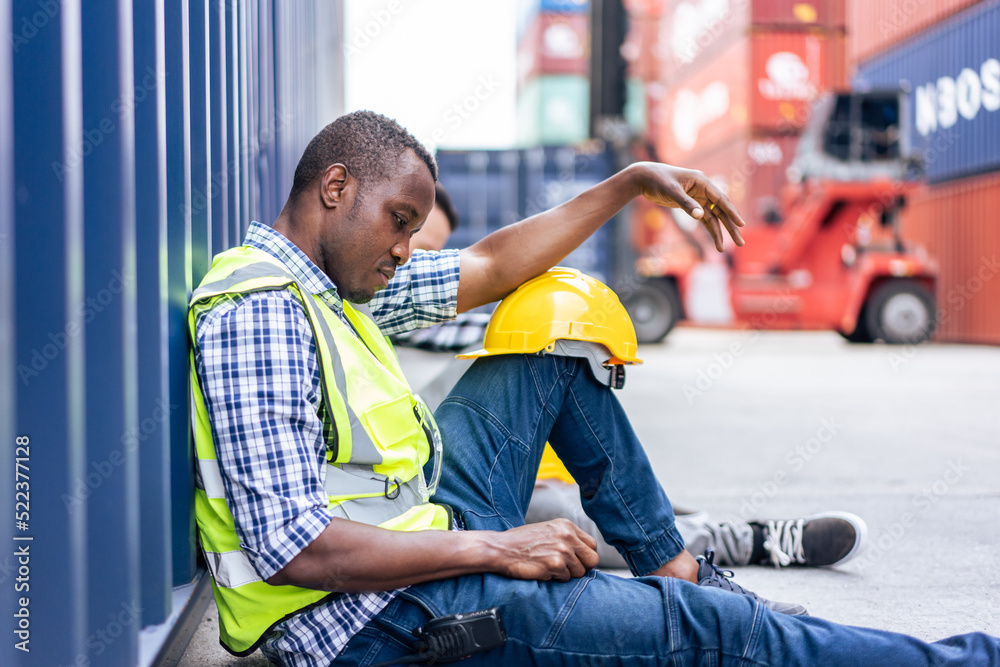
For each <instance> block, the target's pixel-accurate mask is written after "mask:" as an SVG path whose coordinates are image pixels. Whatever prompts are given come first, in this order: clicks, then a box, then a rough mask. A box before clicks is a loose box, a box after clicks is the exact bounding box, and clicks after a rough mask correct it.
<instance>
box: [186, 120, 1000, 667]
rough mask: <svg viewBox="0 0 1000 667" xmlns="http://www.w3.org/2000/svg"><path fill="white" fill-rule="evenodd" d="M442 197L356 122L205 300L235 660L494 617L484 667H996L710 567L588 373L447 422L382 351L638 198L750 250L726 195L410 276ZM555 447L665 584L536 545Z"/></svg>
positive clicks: (599, 514)
mask: <svg viewBox="0 0 1000 667" xmlns="http://www.w3.org/2000/svg"><path fill="white" fill-rule="evenodd" d="M436 177H437V167H436V164H435V163H434V159H433V158H432V157H431V156H430V154H428V153H427V151H426V149H425V148H424V147H423V146H422V145H421V144H420V143H419V142H417V141H416V139H414V138H413V136H412V135H410V134H409V133H408V132H406V131H405V130H403V129H402V128H401V127H399V125H397V124H396V123H395V122H393V121H391V120H389V119H387V118H385V117H384V116H380V115H378V114H374V113H371V112H356V113H352V114H348V115H346V116H343V117H341V118H339V119H337V120H336V121H334V122H333V123H331V124H330V125H328V126H327V127H326V128H324V129H323V130H321V131H320V132H319V134H317V135H316V137H315V138H314V139H313V140H312V141H311V142H310V144H309V146H308V147H307V148H306V150H305V152H304V153H303V155H302V158H301V160H300V161H299V165H298V167H297V169H296V172H295V179H294V182H293V186H292V192H291V194H290V196H289V198H288V201H287V202H286V204H285V207H284V208H283V209H282V212H281V214H280V215H279V217H278V219H277V220H276V221H275V222H274V227H273V228H269V227H267V226H265V225H262V224H260V223H252V224H251V226H250V229H249V231H248V234H247V238H246V241H245V245H244V246H242V247H239V248H234V249H232V250H229V251H226V252H224V253H222V254H221V255H219V256H218V257H216V259H215V261H214V262H213V265H212V269H211V270H210V271H209V272H208V274H207V275H206V276H205V278H204V280H203V281H202V284H201V286H200V287H199V288H198V289H197V290H195V292H194V294H193V295H192V298H191V310H190V315H189V327H190V330H191V339H192V341H193V346H194V353H193V355H192V366H193V369H192V370H193V373H192V393H193V396H192V401H193V405H194V410H193V412H194V417H193V419H194V422H193V428H194V435H195V447H196V451H195V453H196V466H197V468H196V470H197V477H196V481H197V492H196V497H195V514H196V518H197V521H198V529H199V541H200V543H201V547H202V549H203V551H204V553H205V557H206V562H207V563H208V566H209V569H210V571H211V574H212V578H213V585H214V590H215V595H216V603H217V605H218V608H219V621H220V623H219V625H220V637H221V640H222V642H223V645H224V646H226V647H227V648H228V649H230V650H231V651H233V652H235V653H237V654H246V653H248V652H251V651H253V650H254V649H256V648H257V647H258V646H260V647H262V648H263V651H264V653H265V655H266V656H267V657H268V658H269V659H270V660H271V661H273V662H275V663H279V664H286V665H328V664H329V662H330V661H331V660H333V659H334V658H336V659H337V661H338V664H366V665H370V664H372V663H377V662H382V661H400V662H402V661H407V660H409V659H410V658H408V657H407V656H409V655H411V654H412V652H413V648H412V645H413V643H414V642H415V639H416V637H415V635H414V630H415V629H416V628H417V627H419V626H424V625H425V624H427V623H428V621H430V620H431V619H432V618H433V617H438V616H442V615H449V614H454V613H465V612H471V611H475V610H481V609H486V608H490V607H496V608H498V609H499V613H500V615H501V616H502V619H503V624H504V626H505V627H506V633H505V634H506V640H505V641H504V642H503V643H502V645H500V646H497V647H496V648H493V649H492V650H490V651H488V652H485V653H477V654H475V655H474V656H473V658H471V659H470V661H469V663H467V664H489V665H522V664H565V663H574V664H588V663H591V662H600V663H601V664H608V663H616V664H628V665H636V664H665V663H667V662H672V663H674V664H695V663H698V664H703V663H706V662H712V663H713V664H727V663H733V664H737V663H738V664H759V665H764V664H768V665H792V664H824V665H848V664H851V665H854V664H880V665H928V664H954V665H969V664H989V663H993V664H996V663H997V662H1000V657H998V656H1000V640H997V639H995V638H992V637H989V636H987V635H984V634H968V635H961V636H958V637H954V638H951V639H946V640H942V641H940V642H936V643H933V644H928V643H925V642H922V641H919V640H917V639H914V638H911V637H906V636H904V635H899V634H894V633H889V632H883V631H876V630H868V629H863V628H852V627H846V626H842V625H838V624H835V623H832V622H829V621H825V620H822V619H819V618H813V617H802V616H790V615H785V614H781V613H776V612H775V611H773V610H772V609H770V608H768V606H767V605H765V604H763V603H762V601H761V600H760V599H759V598H758V597H757V596H755V595H753V594H752V593H749V592H747V591H745V590H743V589H741V588H739V587H738V586H735V585H734V584H733V583H732V582H731V581H729V580H728V579H726V578H725V576H723V574H722V572H721V571H720V570H718V568H715V567H713V566H712V564H711V563H710V562H708V561H704V562H701V563H699V562H698V561H696V560H695V559H694V557H693V556H692V555H691V554H690V553H688V552H687V551H686V550H685V549H684V541H683V538H682V537H681V536H680V534H679V533H678V531H677V529H676V526H675V521H674V515H673V510H672V508H671V505H670V502H669V500H668V499H667V496H666V494H665V493H664V492H663V489H662V488H661V487H660V485H659V483H658V482H657V480H656V478H655V476H654V475H653V472H652V469H651V468H650V465H649V461H648V459H647V458H646V456H645V453H644V452H643V449H642V446H641V444H640V443H639V441H638V440H637V438H636V436H635V433H634V432H633V430H632V428H631V426H630V424H629V422H628V419H627V417H626V416H625V414H624V412H623V411H622V408H621V406H620V405H619V404H618V402H617V400H616V399H615V397H614V396H613V395H612V393H611V390H610V389H609V388H608V387H607V386H606V385H602V384H599V383H598V382H597V381H596V380H595V378H594V377H593V375H592V374H591V373H590V372H589V371H588V369H589V366H588V365H587V362H585V361H583V360H581V359H579V358H575V357H562V356H554V355H546V356H536V355H519V354H513V355H506V356H497V357H490V358H486V359H480V360H478V361H477V362H476V363H474V364H473V365H472V367H471V368H470V369H469V371H468V372H466V374H465V375H464V376H463V377H462V379H461V380H459V382H458V384H457V385H456V387H455V388H454V390H453V391H452V393H451V395H450V396H449V397H448V398H447V399H446V400H445V401H444V402H443V403H442V405H441V406H440V407H439V408H438V410H437V413H436V414H435V415H433V416H432V415H431V414H430V413H429V412H428V411H427V410H426V409H425V408H424V406H423V404H422V403H421V402H420V401H419V400H417V399H416V397H415V396H414V395H413V393H412V391H411V390H410V388H409V386H408V385H407V384H406V380H405V378H404V377H403V374H402V372H401V370H400V369H399V367H398V363H397V362H396V358H395V355H394V353H393V350H392V347H391V345H390V344H389V343H388V342H387V341H386V339H385V338H384V337H383V332H387V333H392V332H396V331H403V330H406V329H410V328H414V327H419V326H422V325H425V324H428V323H432V322H434V321H439V320H445V319H448V318H451V317H454V315H455V313H456V312H462V311H465V310H469V309H471V308H475V307H477V306H480V305H482V304H486V303H490V302H492V301H496V300H497V299H500V298H502V297H503V296H505V295H506V294H508V293H510V292H511V291H512V290H514V289H515V288H516V287H517V286H518V285H520V284H521V283H523V282H524V281H526V280H528V279H529V278H531V277H533V276H536V275H539V274H540V273H542V272H543V271H545V270H546V269H548V268H549V267H551V266H553V265H555V264H556V263H557V262H559V261H560V260H561V259H562V258H564V257H565V256H566V255H567V254H569V253H570V252H571V251H572V250H573V249H574V248H575V247H577V246H578V245H579V244H580V243H581V242H582V241H583V240H584V239H585V238H587V236H588V235H590V234H592V233H593V232H594V231H595V230H596V229H597V228H598V227H600V225H601V224H602V223H603V222H604V221H605V220H607V219H609V218H610V217H611V216H612V215H613V214H614V213H615V212H617V211H618V210H619V209H620V208H621V207H622V206H624V205H625V204H626V203H627V202H628V201H629V200H631V199H632V198H634V197H637V196H640V195H641V196H645V197H647V198H648V199H650V200H652V201H653V202H655V203H658V204H661V205H664V206H681V207H683V208H684V209H685V210H686V211H687V212H688V213H689V214H691V215H692V216H693V217H695V218H696V219H700V220H701V221H702V223H703V224H704V225H705V227H706V228H707V229H708V231H709V233H710V234H711V235H712V237H713V238H714V240H715V244H716V247H717V248H718V249H719V250H721V249H722V243H723V233H724V232H723V230H724V229H725V230H726V232H728V233H729V235H730V236H732V238H733V239H734V240H735V242H736V243H737V244H741V243H742V239H741V237H740V233H739V227H740V226H742V224H743V223H742V220H741V219H740V217H739V214H738V213H737V212H736V210H735V209H734V208H733V206H732V204H731V203H730V201H729V200H728V199H727V198H726V197H725V195H724V194H723V193H722V192H721V191H719V189H718V188H717V187H715V186H714V185H713V184H712V183H711V182H710V181H709V180H708V179H707V178H705V176H704V174H701V173H700V172H694V171H690V170H686V169H680V168H676V167H671V166H668V165H663V164H655V163H640V164H635V165H631V166H630V167H628V168H627V169H625V170H623V171H621V172H619V173H618V174H616V175H614V176H612V177H611V178H609V179H608V180H606V181H604V182H603V183H601V184H599V185H597V186H595V187H593V188H591V189H590V190H587V191H586V192H584V193H582V194H580V195H579V196H577V197H576V198H574V199H573V200H571V201H569V202H567V203H566V204H563V205H561V206H558V207H556V208H555V209H553V210H551V211H548V212H546V213H542V214H540V215H537V216H534V217H532V218H529V219H527V220H524V221H522V222H520V223H518V224H516V225H512V226H509V227H505V228H504V229H501V230H499V231H498V232H495V233H494V234H491V235H490V236H488V237H486V238H485V239H483V240H482V241H480V242H478V243H476V244H474V245H473V246H471V247H469V248H466V249H464V250H462V251H461V252H458V251H451V252H442V253H420V254H418V255H416V256H414V258H413V260H412V261H409V260H410V251H409V240H410V237H411V236H412V235H413V234H414V233H415V232H416V231H417V230H419V229H420V227H421V225H422V224H423V223H424V220H425V219H426V218H427V216H428V214H429V213H430V211H431V208H432V206H433V202H434V182H435V179H436ZM543 230H544V233H543ZM361 304H369V306H370V307H371V311H370V312H371V313H372V316H373V318H374V320H373V319H372V317H369V316H368V315H367V314H366V313H365V312H364V311H365V308H364V307H363V306H361ZM376 321H377V322H378V324H377V325H376ZM595 416H599V418H595ZM435 419H436V424H435ZM438 427H440V431H439V430H438ZM546 440H548V441H549V442H551V444H552V446H553V448H554V449H555V451H556V453H558V454H559V456H560V458H561V459H562V460H563V462H564V463H565V464H566V466H567V467H568V468H569V470H570V472H572V473H573V476H574V478H576V479H577V480H581V481H583V480H586V483H587V488H588V489H591V490H592V493H589V494H588V496H589V497H588V498H587V499H586V504H585V508H586V509H587V512H588V514H589V515H590V516H591V517H592V518H593V519H594V520H595V521H596V522H597V524H598V525H599V526H600V529H601V532H602V533H603V534H604V536H605V537H606V538H607V539H608V542H609V543H611V544H614V545H615V546H616V547H617V548H618V549H619V552H620V553H621V554H622V556H623V557H624V558H625V560H626V562H628V564H629V567H630V569H631V570H632V572H633V573H634V574H636V575H644V576H638V577H637V578H634V579H625V578H621V577H615V576H611V575H606V574H603V573H601V572H599V571H596V570H594V569H593V568H594V566H595V565H596V563H597V554H596V552H595V551H594V548H595V546H596V544H595V542H594V540H593V538H592V537H591V536H590V535H588V534H587V533H585V532H584V531H582V530H581V529H580V528H578V527H576V526H575V525H573V524H572V523H571V522H569V521H566V520H555V521H548V522H545V523H538V524H527V525H526V524H525V523H524V510H525V509H526V506H527V504H528V498H529V496H530V495H531V489H532V486H533V481H534V476H535V471H536V470H537V469H538V464H539V461H540V459H541V455H542V449H543V446H544V444H545V442H546ZM442 441H443V443H444V444H445V445H446V446H445V447H444V448H443V451H442V449H441V448H440V447H439V445H440V443H441V442H442ZM439 464H440V465H441V473H442V474H441V475H440V477H439V478H438V475H437V474H435V467H436V466H437V465H439ZM438 480H440V486H438V485H437V482H438ZM582 485H583V484H581V486H582ZM696 582H698V583H700V584H701V585H697V584H696Z"/></svg>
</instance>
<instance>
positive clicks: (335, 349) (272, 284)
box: [188, 247, 451, 655]
mask: <svg viewBox="0 0 1000 667" xmlns="http://www.w3.org/2000/svg"><path fill="white" fill-rule="evenodd" d="M205 280H206V282H205V283H204V284H203V285H201V286H200V287H199V288H198V289H197V290H195V292H194V293H193V295H192V298H191V310H190V311H189V315H188V326H189V331H190V335H191V337H192V340H194V337H195V326H194V325H195V319H196V318H195V315H196V312H197V311H196V306H197V305H199V304H207V303H209V302H210V301H211V300H212V299H215V298H216V297H220V296H222V295H231V296H236V295H241V294H246V293H250V292H256V291H264V290H288V291H290V292H292V293H293V294H295V296H296V297H297V299H298V300H299V302H300V303H301V304H302V306H303V308H304V310H305V312H306V316H307V319H308V321H309V323H310V326H311V328H312V331H313V336H314V339H315V345H316V353H317V358H318V361H319V367H320V379H321V382H320V384H321V387H322V393H323V396H322V404H323V405H324V406H325V410H326V412H327V414H328V415H329V417H330V420H331V421H332V423H333V426H334V429H333V430H334V433H333V435H332V436H331V439H330V442H328V443H327V444H328V450H327V465H326V466H324V475H325V490H326V493H327V496H328V498H329V505H328V508H329V511H330V513H331V514H332V515H333V516H335V517H340V518H344V519H350V520H353V521H360V522H364V523H369V524H372V525H378V526H381V527H384V528H389V529H393V530H424V529H448V528H449V527H450V525H451V515H450V510H449V508H447V507H445V506H441V505H433V504H430V503H427V497H428V493H427V489H426V487H425V485H424V481H423V475H422V465H423V463H424V462H426V460H427V455H428V453H429V452H428V448H429V447H431V446H432V441H435V440H436V441H438V442H439V435H438V434H437V431H436V425H434V424H433V418H432V417H431V416H430V412H429V410H428V409H427V408H426V406H425V405H424V404H423V403H422V402H421V401H420V399H419V398H417V397H416V396H414V395H413V394H412V392H411V391H410V389H409V386H408V385H407V384H406V381H405V379H404V378H403V376H402V371H401V370H400V369H399V365H398V361H397V359H396V357H395V353H394V352H393V350H392V347H391V345H390V344H389V343H388V342H387V341H386V340H385V339H384V337H383V336H382V335H381V332H380V331H379V330H378V327H377V325H375V324H374V322H372V321H371V320H370V319H368V318H367V317H366V316H364V315H362V314H360V313H358V312H356V310H355V309H352V308H351V306H350V305H349V304H346V303H345V309H344V310H345V316H346V317H347V318H348V319H349V320H350V322H351V326H350V327H349V326H348V325H347V324H345V323H344V322H343V321H342V320H340V319H339V318H338V317H337V316H336V314H334V313H333V312H332V311H331V310H330V309H329V307H327V306H326V305H325V304H324V303H323V302H322V301H320V300H319V299H318V297H315V296H312V295H309V294H308V293H307V292H306V291H305V290H303V289H302V288H301V287H300V286H299V284H298V283H297V282H296V280H295V279H294V277H293V276H291V275H290V274H289V273H288V271H287V269H286V268H285V267H284V266H283V265H281V264H280V263H278V262H277V261H276V260H274V259H273V258H271V257H270V256H269V255H267V253H264V252H263V251H260V250H256V249H252V248H248V247H242V248H236V249H233V250H230V251H227V252H225V253H222V254H221V255H218V256H217V257H216V258H215V260H214V261H213V266H212V270H210V271H209V273H208V275H206V277H205ZM351 329H354V331H351ZM338 341H339V343H338ZM344 355H347V356H344ZM190 360H191V386H192V391H191V400H192V405H193V411H192V423H193V427H194V430H195V445H196V454H197V456H196V471H195V472H196V487H197V490H196V494H195V513H196V518H197V520H198V529H199V536H200V542H201V546H202V550H203V551H204V553H205V560H206V562H207V564H208V567H209V571H210V572H211V574H212V578H213V587H214V591H215V598H216V603H217V605H218V608H219V620H220V639H221V641H222V643H223V645H224V646H225V647H226V648H227V649H228V650H230V652H233V653H236V654H237V655H246V654H248V653H249V652H252V651H253V650H255V649H256V647H257V646H258V645H259V644H260V642H261V641H262V640H263V636H264V635H265V633H266V632H267V630H268V629H269V628H271V627H272V626H273V625H274V624H276V623H277V622H279V621H281V620H282V619H283V618H285V617H287V616H289V615H292V614H294V613H297V612H300V611H301V610H303V609H305V608H307V607H309V606H310V605H314V604H318V603H320V602H321V601H322V600H324V599H325V598H326V597H327V595H328V593H325V592H323V591H316V590H310V589H304V588H298V587H294V586H270V585H269V584H267V583H266V582H264V581H263V580H262V579H261V577H260V575H259V574H258V573H257V571H256V569H255V568H254V566H253V564H252V562H251V560H250V558H249V557H248V556H247V554H246V553H245V552H243V551H242V550H241V548H240V546H241V545H240V541H239V538H238V536H237V535H236V529H235V522H234V520H233V517H232V514H231V513H230V512H229V509H228V505H227V504H226V499H225V485H224V480H223V476H222V472H221V471H220V468H219V463H218V461H217V460H216V452H215V446H214V443H213V442H212V434H211V428H210V425H209V423H208V414H207V410H206V409H205V402H204V398H203V396H202V394H201V387H200V380H199V378H198V376H197V372H196V369H195V364H194V352H193V350H192V353H191V356H190ZM352 383H353V384H352ZM352 391H353V393H352ZM355 402H357V403H356V404H355ZM439 461H440V456H438V457H437V460H436V461H435V463H436V464H437V463H439ZM399 477H403V478H404V479H399Z"/></svg>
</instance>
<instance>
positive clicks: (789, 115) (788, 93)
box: [654, 32, 846, 164]
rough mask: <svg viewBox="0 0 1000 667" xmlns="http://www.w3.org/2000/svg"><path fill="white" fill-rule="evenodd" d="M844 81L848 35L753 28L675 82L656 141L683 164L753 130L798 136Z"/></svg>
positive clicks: (665, 155)
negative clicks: (815, 107) (816, 105)
mask: <svg viewBox="0 0 1000 667" xmlns="http://www.w3.org/2000/svg"><path fill="white" fill-rule="evenodd" d="M845 85H846V67H845V64H844V38H843V36H842V35H839V34H829V35H825V36H824V35H819V34H813V33H790V32H755V33H753V34H751V35H747V36H745V37H743V38H742V39H739V40H737V41H735V42H733V43H732V44H731V45H730V46H729V47H728V48H727V49H726V50H724V51H722V52H720V53H719V54H718V55H717V56H715V57H713V58H711V59H708V60H707V62H703V63H699V66H698V67H697V68H695V69H691V70H689V71H688V72H687V73H686V76H685V77H684V78H683V79H681V80H676V79H675V80H672V81H670V82H669V84H668V86H667V96H666V99H665V102H664V104H663V106H662V108H661V110H660V112H661V114H662V116H661V118H660V119H659V120H660V121H661V122H659V123H654V124H658V125H659V126H660V128H661V131H660V134H659V135H657V136H656V137H655V139H656V145H657V148H658V150H659V151H660V153H661V156H662V157H663V158H664V159H666V160H669V161H673V162H676V163H679V164H685V163H687V162H688V161H689V159H690V156H692V155H695V154H701V155H705V154H707V153H710V152H712V151H713V150H715V149H716V148H717V147H718V146H720V145H721V144H723V143H725V142H727V141H729V140H730V139H731V138H732V137H734V136H736V135H739V134H741V133H746V132H748V131H749V130H751V129H753V130H763V131H765V132H769V133H784V134H796V133H798V132H799V131H800V130H801V128H802V126H803V125H804V124H805V122H806V121H807V120H808V118H809V112H810V110H811V109H812V106H813V104H814V103H815V101H816V100H817V99H818V97H819V95H820V94H821V93H822V92H824V91H827V90H831V89H836V88H841V87H844V86H845Z"/></svg>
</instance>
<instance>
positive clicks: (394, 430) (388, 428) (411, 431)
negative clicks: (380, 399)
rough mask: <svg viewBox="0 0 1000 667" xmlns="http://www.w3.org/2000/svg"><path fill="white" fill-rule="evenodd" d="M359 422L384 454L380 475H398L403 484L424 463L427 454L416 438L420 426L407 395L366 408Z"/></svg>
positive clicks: (418, 434)
mask: <svg viewBox="0 0 1000 667" xmlns="http://www.w3.org/2000/svg"><path fill="white" fill-rule="evenodd" d="M361 419H362V421H363V422H364V424H365V426H367V427H368V432H369V433H371V434H372V437H373V438H374V439H375V442H376V443H378V447H379V449H381V450H382V451H383V452H384V454H383V461H382V465H381V466H379V468H380V472H382V473H383V474H387V475H388V474H395V475H398V476H399V477H400V478H402V479H403V481H407V480H409V479H412V478H413V477H414V476H415V475H416V474H417V471H418V470H419V469H420V466H422V465H423V463H424V461H426V460H427V457H428V451H427V444H426V443H424V442H423V441H422V439H421V438H420V437H419V436H420V432H421V431H420V425H419V424H417V420H416V418H415V417H414V415H413V404H412V403H411V401H410V397H409V395H403V396H399V397H398V398H394V399H393V400H391V401H387V402H385V403H382V404H380V405H376V406H374V407H372V408H369V409H368V410H366V411H365V412H364V414H362V415H361Z"/></svg>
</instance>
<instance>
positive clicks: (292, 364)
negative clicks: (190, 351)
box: [195, 292, 331, 579]
mask: <svg viewBox="0 0 1000 667" xmlns="http://www.w3.org/2000/svg"><path fill="white" fill-rule="evenodd" d="M196 343H197V345H196V356H195V363H196V368H197V371H198V376H199V378H200V381H201V387H202V391H203V392H204V397H205V407H206V408H207V410H208V415H209V419H210V421H211V425H212V439H213V441H214V443H215V450H216V456H217V458H218V460H219V469H220V470H221V473H222V480H223V484H224V486H225V490H226V501H227V503H228V505H229V509H230V511H231V512H232V514H233V518H234V519H235V522H236V531H237V534H238V536H239V538H240V542H241V544H242V546H243V550H244V551H245V552H246V553H247V555H248V556H249V557H250V560H251V562H252V563H253V564H254V567H256V568H257V572H258V573H259V574H260V576H261V577H262V578H264V579H267V578H268V577H270V576H271V575H273V574H274V573H276V572H277V571H279V570H280V569H282V568H283V567H284V566H285V565H287V564H288V562H289V561H291V560H292V558H294V557H295V556H296V555H298V553H299V552H300V551H302V550H303V549H304V548H305V547H306V546H308V545H309V544H310V543H311V542H312V541H313V540H315V539H316V538H317V537H319V535H320V533H322V532H323V530H324V529H325V528H326V526H327V524H329V523H330V520H331V515H330V514H329V512H328V511H327V503H328V497H327V494H326V491H325V490H324V484H323V473H322V465H323V463H324V462H325V453H326V446H325V442H324V439H323V425H322V422H321V421H320V419H319V416H318V414H317V409H318V406H319V404H320V398H319V387H320V385H319V382H320V379H319V368H318V367H317V365H316V347H315V341H314V339H313V335H312V330H311V329H310V326H309V321H308V319H307V318H306V315H305V311H304V310H303V309H302V304H301V303H299V302H298V300H297V299H296V297H295V296H294V295H292V294H290V293H288V292H258V293H253V294H247V295H242V296H239V297H235V298H233V299H231V300H229V301H226V302H222V303H218V304H217V305H215V306H214V307H212V308H211V309H210V310H207V311H205V312H203V313H201V314H199V317H198V320H197V328H196Z"/></svg>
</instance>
